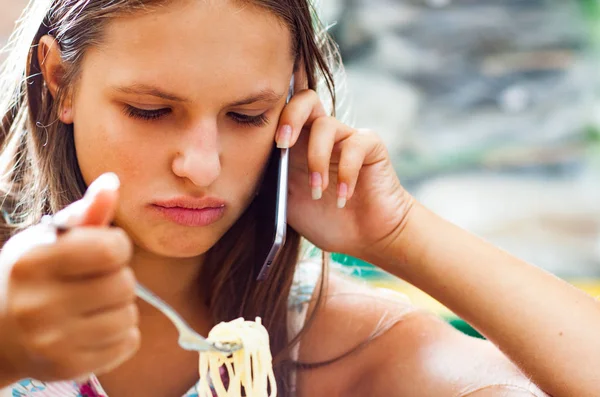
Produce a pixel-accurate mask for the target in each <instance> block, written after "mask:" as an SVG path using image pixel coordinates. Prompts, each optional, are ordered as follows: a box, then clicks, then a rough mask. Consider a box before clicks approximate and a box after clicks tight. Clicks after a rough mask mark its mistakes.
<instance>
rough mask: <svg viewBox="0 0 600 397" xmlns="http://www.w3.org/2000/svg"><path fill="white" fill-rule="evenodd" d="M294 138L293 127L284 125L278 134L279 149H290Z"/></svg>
mask: <svg viewBox="0 0 600 397" xmlns="http://www.w3.org/2000/svg"><path fill="white" fill-rule="evenodd" d="M291 140H292V127H290V126H289V125H287V124H286V125H282V126H281V128H280V129H279V134H277V147H278V148H279V149H288V148H289V147H290V143H291Z"/></svg>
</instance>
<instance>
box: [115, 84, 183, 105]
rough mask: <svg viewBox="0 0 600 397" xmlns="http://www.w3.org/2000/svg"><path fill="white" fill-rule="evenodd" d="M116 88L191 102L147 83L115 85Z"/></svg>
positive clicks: (176, 100) (128, 92)
mask: <svg viewBox="0 0 600 397" xmlns="http://www.w3.org/2000/svg"><path fill="white" fill-rule="evenodd" d="M115 89H116V90H117V91H119V92H122V93H124V94H136V95H150V96H154V97H157V98H161V99H166V100H168V101H173V102H189V101H188V100H187V99H185V98H181V97H179V96H177V95H175V94H171V93H168V92H165V91H162V90H160V89H158V88H156V87H154V86H151V85H146V84H134V85H131V86H127V87H125V86H123V87H115Z"/></svg>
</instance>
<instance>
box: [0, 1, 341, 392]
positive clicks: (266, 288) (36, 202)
mask: <svg viewBox="0 0 600 397" xmlns="http://www.w3.org/2000/svg"><path fill="white" fill-rule="evenodd" d="M169 1H173V0H31V3H30V5H29V6H28V8H27V9H26V10H25V13H24V15H23V18H21V21H20V24H19V25H18V27H17V29H16V31H15V33H14V34H13V36H12V37H11V42H10V44H9V48H10V49H11V50H10V52H9V54H8V58H7V60H6V62H5V63H4V65H3V68H2V69H1V70H0V116H1V115H3V117H2V119H1V120H0V121H1V124H0V145H1V146H2V149H1V155H0V172H1V174H0V191H1V192H2V195H3V201H2V206H1V208H2V215H3V218H4V221H3V222H2V220H0V233H1V235H0V239H1V241H2V243H4V242H5V241H6V240H7V239H8V238H9V237H10V236H12V235H14V234H15V233H17V232H19V231H21V230H23V229H25V228H27V227H29V226H31V225H32V224H35V223H37V222H39V220H40V219H41V217H42V216H43V215H44V214H52V213H56V212H57V211H59V210H61V209H62V208H64V207H66V206H67V205H69V204H70V203H72V202H74V201H76V200H78V199H80V198H81V197H82V196H83V193H84V192H85V190H86V188H87V187H86V185H85V183H84V180H83V178H82V175H81V172H80V170H79V165H78V161H77V157H76V152H75V147H74V139H73V126H72V125H66V124H63V123H62V122H61V121H60V120H59V119H58V111H59V108H60V107H61V101H63V100H64V98H65V94H66V93H68V92H69V90H71V89H73V85H74V84H75V82H76V79H77V76H78V74H79V72H80V66H81V60H82V58H83V56H84V54H85V51H86V49H87V48H89V47H90V46H94V45H98V44H99V43H101V41H102V35H103V29H104V28H105V26H106V24H107V22H108V21H110V20H111V19H112V18H115V17H117V16H120V15H123V14H124V13H136V12H149V11H150V10H152V9H153V7H155V6H158V5H161V4H163V3H167V2H169ZM237 1H240V2H249V3H252V4H254V5H256V6H258V7H262V8H263V9H265V10H266V11H267V12H271V13H273V14H274V15H276V16H277V17H278V18H279V19H280V20H281V21H283V22H284V23H285V24H286V26H288V28H289V29H290V32H291V36H292V40H293V42H292V49H293V51H294V54H295V57H296V68H297V69H298V68H301V69H304V71H305V72H306V76H307V85H308V88H310V89H315V90H317V91H319V92H321V93H323V94H324V95H326V96H328V97H329V100H330V101H329V102H330V105H331V107H330V108H331V109H332V111H335V85H334V79H333V75H332V67H333V66H334V64H335V63H336V60H337V59H338V53H337V50H336V47H335V45H334V44H333V42H332V41H331V40H330V39H329V37H328V36H327V33H326V31H325V29H323V27H322V25H321V24H320V22H319V20H318V18H317V16H316V13H315V10H314V8H313V7H312V5H311V3H310V2H309V0H237ZM45 35H51V36H53V37H54V38H55V39H56V41H57V43H58V44H59V45H60V49H61V55H62V59H63V62H64V64H65V65H66V68H65V71H64V74H63V75H62V78H61V86H60V88H59V90H58V93H57V94H56V97H53V96H52V95H50V92H49V90H48V87H47V86H46V84H45V81H44V78H43V76H42V75H41V73H40V64H39V60H38V57H37V50H36V48H37V45H38V44H39V41H40V39H41V38H42V37H43V36H45ZM274 154H275V151H274ZM273 189H275V173H274V168H273V167H272V162H271V166H269V167H268V169H267V173H266V175H265V179H264V181H263V183H262V186H261V188H260V191H259V194H258V196H257V197H256V199H255V200H254V201H253V203H252V204H251V205H250V206H249V208H248V210H247V211H246V212H245V213H244V214H243V215H242V216H241V218H240V219H239V220H238V221H237V222H236V223H235V225H234V226H233V227H232V228H231V229H230V230H229V231H228V232H227V233H226V235H225V236H224V237H223V238H222V239H221V240H220V241H219V242H218V243H217V244H216V245H215V246H214V247H213V248H211V250H210V251H209V252H208V253H207V255H206V260H205V265H204V267H203V272H204V273H203V276H202V281H201V282H202V283H204V284H205V288H206V289H207V290H208V291H209V293H208V294H207V296H209V297H215V298H216V297H225V298H224V299H214V300H210V298H209V302H207V303H208V305H209V307H210V310H211V314H212V316H213V320H214V321H215V322H218V321H229V320H232V319H234V318H236V317H239V316H243V317H245V318H247V319H253V318H254V317H256V316H260V317H262V319H263V323H264V325H265V326H266V328H267V329H268V331H269V334H270V336H271V350H272V352H273V354H274V356H275V364H276V365H275V372H276V378H277V382H278V390H279V391H280V392H279V394H280V395H281V396H286V395H288V393H289V391H288V385H287V381H288V379H289V371H290V370H291V369H290V368H291V366H289V365H285V364H286V362H287V361H288V359H289V349H290V348H291V345H292V344H293V343H295V342H297V340H298V338H299V336H300V335H301V334H302V332H301V333H300V335H298V336H296V337H295V338H294V339H293V340H292V341H291V342H290V340H289V337H290V336H289V335H288V334H287V296H288V294H289V292H290V288H291V284H292V280H293V275H294V271H295V268H296V264H297V262H298V260H299V251H300V244H301V237H300V236H299V234H298V233H297V232H296V231H295V230H293V229H292V228H290V227H288V231H287V241H286V244H285V246H284V248H283V252H282V254H281V255H280V257H279V258H278V261H277V262H276V263H274V264H273V267H272V272H271V274H270V275H269V277H268V279H267V280H266V281H264V282H257V281H256V278H257V275H258V271H259V270H260V267H261V265H262V261H263V260H264V258H260V257H259V256H258V255H257V249H256V247H262V246H264V245H265V244H268V243H269V241H268V238H269V236H268V235H265V234H264V233H261V231H263V230H269V229H270V228H272V226H271V225H270V224H266V222H267V221H266V219H268V218H269V217H268V216H267V214H269V213H270V212H272V211H273V208H270V207H269V206H268V205H267V204H266V203H267V200H266V197H270V196H272V194H273ZM323 267H324V269H323V274H326V269H325V267H326V261H325V260H324V261H323ZM317 288H319V289H320V291H319V292H322V290H323V288H324V287H323V282H322V283H321V285H320V286H318V287H317ZM319 296H320V293H319ZM317 301H318V302H320V299H317ZM317 306H318V303H317ZM310 322H311V320H310V319H309V320H308V322H307V325H306V326H308V324H310ZM306 326H305V327H306Z"/></svg>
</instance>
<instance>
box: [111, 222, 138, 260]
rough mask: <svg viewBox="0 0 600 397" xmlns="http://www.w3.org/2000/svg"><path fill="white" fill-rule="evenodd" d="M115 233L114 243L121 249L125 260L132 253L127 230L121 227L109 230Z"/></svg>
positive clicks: (131, 243)
mask: <svg viewBox="0 0 600 397" xmlns="http://www.w3.org/2000/svg"><path fill="white" fill-rule="evenodd" d="M111 232H112V233H114V235H115V240H116V244H117V245H118V246H119V247H120V248H121V249H122V253H123V257H124V258H125V260H127V259H129V258H131V256H132V255H133V242H132V241H131V238H130V237H129V235H128V234H127V232H126V231H125V230H123V229H121V228H113V229H112V230H111Z"/></svg>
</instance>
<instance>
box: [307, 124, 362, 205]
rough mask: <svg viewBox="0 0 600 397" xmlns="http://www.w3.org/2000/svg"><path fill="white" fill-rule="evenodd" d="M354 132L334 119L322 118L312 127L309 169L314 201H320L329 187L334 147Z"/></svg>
mask: <svg viewBox="0 0 600 397" xmlns="http://www.w3.org/2000/svg"><path fill="white" fill-rule="evenodd" d="M352 134H353V130H352V129H351V128H350V127H348V126H345V125H344V124H342V123H340V122H339V121H338V120H336V119H335V118H334V117H320V118H318V119H316V120H315V121H314V122H313V124H312V127H311V130H310V135H309V138H308V155H307V161H308V169H309V175H310V186H311V189H312V192H313V199H319V198H320V195H321V193H322V191H323V190H325V189H327V187H328V186H329V167H330V163H331V156H332V152H333V148H334V145H335V144H336V143H338V142H340V141H343V140H345V139H347V138H348V137H349V136H351V135H352Z"/></svg>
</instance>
